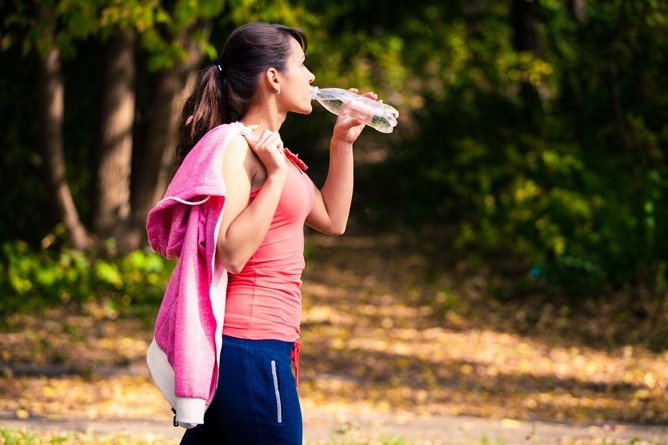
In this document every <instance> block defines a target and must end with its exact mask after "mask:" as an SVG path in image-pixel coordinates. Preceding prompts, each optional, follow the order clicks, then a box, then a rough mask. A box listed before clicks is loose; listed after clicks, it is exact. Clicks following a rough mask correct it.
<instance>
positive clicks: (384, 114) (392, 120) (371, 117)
mask: <svg viewBox="0 0 668 445" xmlns="http://www.w3.org/2000/svg"><path fill="white" fill-rule="evenodd" d="M311 99H313V100H317V101H318V102H319V103H320V104H321V105H322V106H323V107H325V108H326V109H327V110H329V111H330V112H332V113H334V114H339V110H340V109H341V106H342V105H343V104H344V103H348V104H349V107H350V111H351V113H352V114H353V116H355V117H356V118H359V119H361V120H362V121H363V122H364V123H365V124H366V125H368V126H370V127H373V128H375V129H376V130H378V131H380V132H382V133H392V130H394V127H396V126H397V118H398V117H399V112H398V111H397V110H396V109H395V108H394V107H391V106H390V105H387V104H384V103H383V102H380V101H377V100H373V99H369V98H368V97H364V96H360V95H359V94H355V93H353V92H352V91H348V90H344V89H343V88H318V87H316V86H312V87H311Z"/></svg>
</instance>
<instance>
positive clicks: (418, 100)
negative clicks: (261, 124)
mask: <svg viewBox="0 0 668 445" xmlns="http://www.w3.org/2000/svg"><path fill="white" fill-rule="evenodd" d="M0 11H1V13H2V14H1V17H2V19H1V21H0V50H1V51H0V66H2V69H1V70H0V122H2V124H1V125H2V131H1V132H0V144H1V146H2V149H1V150H0V156H1V159H2V162H0V188H1V190H2V193H0V214H1V215H2V218H0V243H1V245H2V251H1V252H0V293H1V294H2V298H0V318H2V317H9V315H10V314H16V313H21V312H25V311H31V310H34V309H36V308H44V307H52V306H59V305H64V304H65V305H67V304H79V305H80V304H84V303H88V302H91V301H97V302H100V301H103V302H104V305H105V307H109V308H112V309H113V310H114V311H119V313H123V312H124V311H126V312H129V313H132V314H135V315H136V314H139V315H141V314H154V313H155V310H156V309H157V305H158V304H159V301H160V298H161V296H162V290H163V285H164V283H166V280H167V278H168V276H169V272H170V269H171V265H170V264H169V263H168V262H166V261H164V260H162V259H160V258H159V257H157V256H156V255H154V254H153V253H151V252H150V250H148V249H147V247H146V243H145V231H144V224H145V218H146V213H147V211H148V210H149V209H150V208H151V207H152V205H153V204H154V203H155V202H156V201H157V200H158V199H159V198H160V196H161V194H162V192H163V191H164V189H165V187H166V184H167V181H168V179H169V175H170V172H171V170H170V169H171V162H172V160H173V156H174V150H175V145H176V139H175V137H176V134H175V128H176V127H175V122H176V120H177V119H178V116H179V113H180V111H181V106H182V104H183V102H184V98H185V95H186V94H187V93H188V91H189V89H188V86H189V83H188V82H189V79H191V78H192V76H193V75H194V74H195V73H196V72H197V70H198V69H200V68H202V67H205V66H207V65H208V64H210V63H211V62H212V60H213V59H215V58H216V57H217V53H218V51H219V50H220V49H221V48H222V46H223V44H224V41H225V39H226V37H227V35H228V34H229V32H230V31H231V30H233V29H234V28H236V27H237V26H239V25H241V24H243V23H246V22H249V21H255V20H260V21H266V22H280V23H282V24H285V25H289V26H298V27H300V28H302V29H303V30H304V31H305V32H306V33H307V35H308V37H309V40H310V44H309V48H308V51H307V66H308V67H309V69H310V70H311V71H312V72H313V73H314V74H315V75H316V81H315V83H314V84H315V85H318V86H320V87H330V86H333V87H341V88H350V87H355V88H358V89H360V90H361V91H367V90H370V91H374V92H376V93H377V94H378V96H379V97H380V98H382V99H383V100H384V101H385V102H387V103H389V104H391V105H393V106H394V107H395V108H397V109H398V110H399V111H400V117H399V124H398V126H397V128H396V129H395V131H394V132H393V133H392V134H389V135H388V134H381V133H377V132H375V131H374V130H372V129H366V130H365V132H364V133H363V135H362V137H361V138H360V140H359V141H358V143H357V144H356V162H357V170H356V174H357V178H356V181H357V182H356V193H355V197H354V203H353V217H352V221H351V225H350V228H349V234H348V235H346V236H348V237H355V236H368V239H370V240H371V241H369V243H368V244H364V246H366V247H365V249H366V250H365V251H369V252H371V253H370V255H373V252H374V248H375V247H376V246H375V244H374V241H373V240H383V239H384V240H387V239H388V238H387V237H391V236H395V237H399V239H400V240H401V241H402V242H398V243H395V244H393V246H394V247H393V249H390V250H387V251H386V250H378V251H377V252H378V253H377V254H376V257H377V256H382V257H381V258H379V259H380V260H382V261H384V262H385V264H386V265H388V264H391V263H392V262H393V261H395V260H396V261H398V260H399V259H400V258H403V259H406V258H410V257H412V255H420V258H422V259H423V261H422V262H421V263H420V264H421V265H420V267H419V269H418V271H417V272H415V271H411V273H412V274H413V275H414V278H416V279H418V280H420V281H421V282H422V283H427V284H429V283H437V282H439V281H438V280H439V279H440V278H441V277H443V276H445V275H448V276H449V277H451V276H455V277H456V280H455V281H454V283H455V284H452V287H451V288H450V289H449V290H448V291H443V290H442V289H441V291H437V292H433V293H429V294H425V295H420V296H419V297H414V296H413V297H411V298H416V300H414V301H418V300H419V302H420V304H427V305H428V306H429V307H431V308H432V309H433V311H434V313H436V314H437V316H438V317H437V318H438V320H439V321H438V323H440V325H442V326H443V325H447V323H448V320H450V322H452V320H453V319H452V318H448V316H446V313H452V312H453V311H455V312H456V311H457V310H460V311H461V313H462V314H464V316H467V317H470V316H475V313H474V312H468V313H467V312H466V311H465V309H463V308H464V307H465V301H464V298H463V297H462V295H461V294H458V293H457V292H456V289H457V284H456V283H460V284H461V283H466V282H469V283H471V282H475V283H479V282H480V280H482V283H483V284H482V285H480V289H482V290H481V292H482V293H483V294H484V297H483V298H484V300H485V301H492V302H493V305H492V306H491V307H493V308H503V307H512V308H513V313H514V314H517V313H518V308H522V307H525V308H526V307H529V308H534V309H535V310H526V311H524V312H523V315H522V316H521V317H519V316H518V317H517V319H516V320H515V321H516V322H517V323H521V326H523V327H524V328H523V329H525V330H526V329H528V328H527V326H529V327H536V326H543V325H544V323H545V320H546V319H550V320H551V322H550V323H549V326H550V327H551V328H554V329H555V331H553V332H557V331H559V329H562V330H561V331H559V332H561V333H562V334H563V333H564V332H568V330H570V329H571V327H572V326H571V325H567V324H564V323H567V322H566V321H565V320H568V319H570V318H576V317H575V316H574V313H576V312H577V311H578V310H581V311H584V313H585V314H587V316H586V317H585V319H586V320H592V316H593V315H596V314H597V313H598V314H603V313H604V314H605V317H606V318H605V319H606V320H607V321H609V323H607V324H606V327H601V326H600V325H596V327H594V328H591V329H590V332H589V335H590V336H591V337H586V338H587V339H591V338H594V339H595V340H596V341H597V342H598V343H599V344H601V345H603V346H605V347H623V346H624V345H627V344H634V345H641V346H642V347H643V348H646V349H647V350H648V351H652V353H654V354H659V356H657V357H660V356H661V355H660V354H662V353H664V352H665V350H666V348H668V303H667V302H666V295H667V291H668V281H667V280H668V268H667V266H668V88H667V87H666V81H667V80H668V76H667V74H666V73H668V3H666V2H665V1H661V0H499V1H489V0H447V1H441V0H439V1H434V0H431V1H428V0H413V1H410V2H387V1H382V0H356V1H352V0H350V1H349V0H339V1H336V2H332V1H329V0H302V1H287V0H266V1H251V0H227V1H223V0H201V1H198V0H171V1H167V0H149V1H145V0H144V1H139V0H115V1H102V0H35V1H18V0H4V1H0ZM334 119H335V117H334V116H333V115H331V114H329V113H328V112H327V111H325V110H324V109H323V108H322V107H320V106H319V105H317V104H315V103H314V112H313V114H312V115H309V116H297V115H291V116H290V117H289V118H288V120H287V121H286V123H285V124H284V126H283V129H282V134H283V138H284V140H285V141H286V146H288V147H290V148H291V150H292V151H294V152H297V153H299V155H300V157H301V158H302V159H304V160H305V161H306V163H307V164H309V166H310V167H311V168H310V170H309V173H310V175H311V177H312V178H313V179H314V180H315V181H316V183H318V182H319V181H322V179H323V177H324V175H325V174H326V165H327V149H328V140H329V138H330V136H331V128H332V125H333V122H334ZM346 236H344V239H345V237H346ZM384 237H385V238H384ZM307 238H308V239H309V240H319V239H320V238H317V236H316V234H313V233H311V232H309V233H308V237H307ZM349 239H352V238H349ZM365 239H367V238H365ZM409 241H410V242H409ZM318 242H320V243H321V244H318V243H317V242H316V241H311V242H310V244H309V245H308V248H307V256H309V257H310V256H313V257H315V256H316V255H315V253H317V251H318V250H320V251H322V250H323V249H324V247H322V246H323V244H322V243H323V241H318ZM345 245H346V244H345V243H343V244H342V246H345ZM384 246H385V247H386V246H387V245H386V244H384ZM362 250H364V249H362ZM347 253H348V256H346V251H345V249H344V251H343V253H342V255H343V258H344V259H342V260H340V261H341V262H340V263H338V264H346V261H350V262H354V261H355V258H356V255H358V253H356V252H355V251H353V250H348V251H347ZM388 270H389V269H383V268H382V267H381V268H380V269H379V271H380V272H379V275H378V276H377V278H379V279H381V280H382V279H384V278H388V277H387V276H383V273H385V274H387V273H388ZM383 271H384V272H383ZM473 280H477V281H473ZM325 284H326V283H325ZM453 289H454V290H453ZM546 304H549V308H550V309H549V311H547V312H546V310H545V307H546ZM499 310H500V309H499ZM511 318H512V317H511ZM541 323H543V324H542V325H541ZM560 323H561V324H560ZM584 324H586V323H584V322H583V323H581V325H580V327H582V326H583V325H584ZM518 329H519V328H518ZM519 330H520V331H521V330H522V329H519ZM566 335H567V334H566ZM655 386H656V385H655ZM664 415H665V412H664ZM659 418H662V417H660V416H659ZM654 419H655V420H656V417H654Z"/></svg>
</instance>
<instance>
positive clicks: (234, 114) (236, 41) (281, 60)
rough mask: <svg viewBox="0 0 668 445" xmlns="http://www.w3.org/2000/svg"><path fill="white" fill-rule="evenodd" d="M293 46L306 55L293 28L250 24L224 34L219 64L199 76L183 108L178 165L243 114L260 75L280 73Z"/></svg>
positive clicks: (303, 40)
mask: <svg viewBox="0 0 668 445" xmlns="http://www.w3.org/2000/svg"><path fill="white" fill-rule="evenodd" d="M293 41H297V43H298V44H299V46H301V48H302V50H303V51H306V49H307V47H308V39H307V37H306V34H304V32H303V31H301V30H300V29H297V28H289V27H287V26H283V25H279V24H268V23H262V22H254V23H249V24H247V25H244V26H242V27H240V28H237V29H236V30H235V31H234V32H232V34H230V36H229V37H228V39H227V42H226V43H225V46H224V47H223V50H222V52H221V53H220V57H219V60H218V61H216V62H215V63H213V64H211V65H209V66H208V67H206V68H205V69H204V70H202V71H201V72H200V73H199V76H198V79H197V83H196V85H195V90H194V91H193V93H192V95H191V96H190V97H189V98H188V100H187V101H186V104H185V106H184V108H183V113H182V116H181V119H182V120H181V126H180V136H181V141H180V143H179V146H178V147H177V162H178V163H180V162H181V161H182V160H183V158H184V157H185V156H186V154H187V153H188V152H189V151H190V149H191V148H192V147H193V146H194V145H195V144H196V143H197V141H198V140H199V139H201V137H202V136H204V134H205V133H206V132H208V131H209V130H211V129H212V128H214V127H216V126H218V125H220V124H224V123H230V122H232V121H234V120H238V119H240V118H241V117H242V116H243V115H244V114H245V113H246V111H247V110H248V107H249V106H250V104H251V102H252V101H253V99H254V97H255V95H256V93H257V89H258V85H259V83H260V79H261V77H262V75H263V74H264V73H265V72H266V71H267V70H268V69H270V68H274V69H275V70H277V71H279V72H282V71H284V70H285V68H286V63H287V61H288V57H289V56H290V53H291V49H292V47H293V45H294V43H293Z"/></svg>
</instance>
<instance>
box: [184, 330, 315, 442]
mask: <svg viewBox="0 0 668 445" xmlns="http://www.w3.org/2000/svg"><path fill="white" fill-rule="evenodd" d="M293 346H294V344H293V343H290V342H283V341H278V340H244V339H239V338H234V337H229V336H223V346H222V350H221V354H220V373H219V377H218V389H217V390H216V395H215V397H214V399H213V401H212V402H211V406H209V409H208V410H207V412H206V414H205V416H204V424H202V425H198V426H196V427H195V428H192V429H189V430H187V431H186V433H185V434H184V435H183V438H182V439H181V445H206V444H216V445H219V444H227V445H278V444H280V445H302V412H301V407H300V405H299V397H298V395H297V386H296V384H295V378H294V375H293V373H292V368H291V363H292V359H291V357H290V353H291V351H292V348H293Z"/></svg>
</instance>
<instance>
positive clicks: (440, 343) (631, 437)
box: [0, 234, 668, 444]
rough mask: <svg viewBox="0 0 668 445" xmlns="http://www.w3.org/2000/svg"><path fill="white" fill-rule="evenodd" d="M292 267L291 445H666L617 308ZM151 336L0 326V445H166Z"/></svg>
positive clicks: (376, 270)
mask: <svg viewBox="0 0 668 445" xmlns="http://www.w3.org/2000/svg"><path fill="white" fill-rule="evenodd" d="M307 254H308V260H307V264H308V266H307V269H306V270H305V273H304V286H303V295H304V308H303V322H302V340H301V356H300V384H299V392H300V397H301V399H302V405H303V411H304V420H305V436H306V439H307V443H323V444H332V443H337V444H338V443H341V444H343V443H346V444H372V443H392V444H403V443H415V444H417V443H424V444H427V443H429V444H441V443H442V444H445V443H534V444H540V443H563V444H566V443H608V444H610V443H617V442H614V441H615V440H627V441H628V442H624V443H653V444H668V396H667V394H668V351H666V349H665V348H663V349H662V348H657V347H656V344H657V342H656V335H657V329H658V330H661V329H662V328H661V326H659V327H658V328H657V326H656V325H655V324H653V321H652V319H647V317H644V318H637V317H636V318H634V317H631V316H626V315H625V314H626V311H625V309H624V308H625V306H624V302H623V301H620V300H621V299H622V298H621V297H620V298H612V299H607V300H606V301H605V302H601V301H596V300H595V299H590V301H588V302H583V303H582V304H580V305H578V307H577V308H574V307H573V305H572V304H571V305H566V304H563V303H556V302H546V300H545V299H544V298H533V299H526V300H524V301H523V303H522V304H519V303H517V302H512V301H508V302H501V301H500V300H497V299H492V298H490V297H489V296H488V295H489V282H488V280H487V279H486V277H485V276H484V275H483V274H480V275H479V276H476V275H475V274H472V273H471V271H470V270H466V271H462V270H458V266H457V265H455V266H454V267H453V266H452V265H449V266H443V267H441V266H440V265H439V263H440V262H441V259H439V258H438V255H429V254H425V253H424V252H420V249H415V248H414V244H413V242H412V241H411V240H410V239H408V238H407V237H402V236H398V235H393V236H389V235H384V236H382V237H380V236H372V235H361V234H358V235H356V234H352V235H346V236H343V237H339V238H328V237H325V236H320V235H316V234H310V235H309V236H308V249H307ZM151 331H152V330H151V323H150V322H148V321H147V320H146V319H144V320H142V319H139V318H136V317H128V316H125V315H123V314H118V313H116V312H115V311H114V310H113V308H112V306H110V305H108V304H104V302H98V303H96V304H90V305H85V306H84V307H78V308H73V307H69V306H68V307H61V308H52V309H48V310H45V311H44V312H43V313H39V314H15V315H12V316H10V317H8V319H7V320H4V321H3V328H2V330H0V371H1V375H0V432H1V431H3V429H5V428H11V429H21V428H24V429H28V430H30V429H35V430H45V431H48V430H49V429H53V430H59V431H67V430H69V431H72V432H73V433H72V434H83V433H86V432H87V433H86V434H89V433H91V432H95V431H97V432H99V433H105V432H106V433H109V432H111V431H116V432H123V431H127V432H129V434H130V435H133V434H134V435H135V436H137V435H140V434H141V435H143V436H142V437H144V436H146V437H149V439H146V441H144V442H128V441H117V442H102V441H100V442H90V441H89V442H86V441H84V440H83V439H80V438H79V439H76V440H75V436H69V437H70V440H69V442H71V443H82V444H83V443H127V444H129V443H165V444H168V443H169V444H174V443H178V441H177V437H178V436H177V434H180V431H179V429H175V428H172V427H171V426H170V425H171V411H170V410H169V407H168V406H167V405H166V402H165V401H164V399H162V396H161V395H160V394H159V393H158V392H157V390H156V388H155V386H154V385H153V384H152V383H151V381H150V378H149V376H148V373H147V370H146V366H145V360H144V359H145V353H146V348H147V346H148V343H149V342H150V339H151V336H152V332H151ZM663 332H665V331H663ZM660 334H661V335H663V334H662V333H661V332H660ZM650 337H651V339H652V341H645V340H646V339H648V338H650ZM658 344H661V343H660V342H659V343H658ZM663 344H664V345H665V344H666V343H663ZM76 431H79V433H76ZM77 437H78V436H77ZM161 438H162V439H161ZM77 440H78V441H77ZM4 443H8V444H9V443H11V442H10V441H7V440H6V439H5V441H3V435H2V434H0V444H4ZM16 443H20V442H16ZM26 443H27V442H26ZM30 443H41V442H39V441H38V442H30ZM43 443H58V442H57V441H54V439H51V441H45V442H43ZM620 443H622V442H620Z"/></svg>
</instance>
